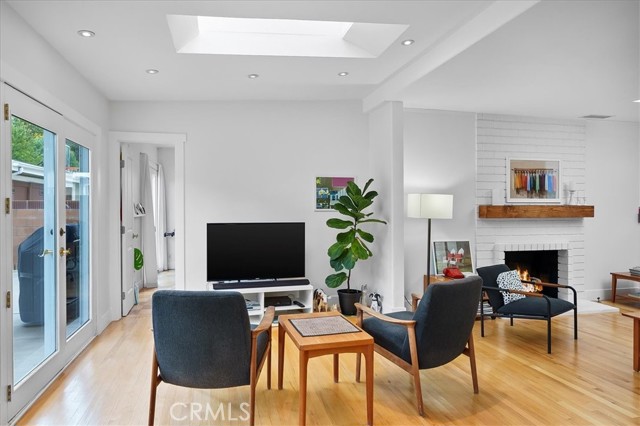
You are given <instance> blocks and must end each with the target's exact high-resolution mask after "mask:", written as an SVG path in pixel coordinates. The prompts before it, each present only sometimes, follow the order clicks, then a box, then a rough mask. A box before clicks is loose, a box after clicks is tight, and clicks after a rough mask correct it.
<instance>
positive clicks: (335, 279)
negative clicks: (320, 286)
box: [324, 272, 347, 288]
mask: <svg viewBox="0 0 640 426" xmlns="http://www.w3.org/2000/svg"><path fill="white" fill-rule="evenodd" d="M346 280H347V274H345V273H344V272H339V273H337V274H331V275H329V276H328V277H327V278H325V279H324V283H325V284H326V285H327V287H329V288H336V287H340V286H341V285H342V283H343V282H345V281H346Z"/></svg>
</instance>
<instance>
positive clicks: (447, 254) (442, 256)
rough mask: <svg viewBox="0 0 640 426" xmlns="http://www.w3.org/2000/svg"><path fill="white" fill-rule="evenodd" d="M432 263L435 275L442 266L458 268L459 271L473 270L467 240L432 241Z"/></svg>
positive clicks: (441, 269) (470, 271)
mask: <svg viewBox="0 0 640 426" xmlns="http://www.w3.org/2000/svg"><path fill="white" fill-rule="evenodd" d="M433 265H434V266H435V268H436V275H440V274H442V273H443V272H442V271H443V270H444V268H458V269H460V272H469V273H472V272H473V258H472V256H471V245H470V244H469V241H434V242H433Z"/></svg>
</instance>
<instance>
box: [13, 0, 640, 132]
mask: <svg viewBox="0 0 640 426" xmlns="http://www.w3.org/2000/svg"><path fill="white" fill-rule="evenodd" d="M639 3H640V1H639V0H627V1H606V0H605V1H543V2H540V3H537V4H536V2H535V1H529V2H523V1H518V2H516V1H511V2H509V1H507V2H492V1H427V0H425V1H151V0H147V1H56V0H47V1H33V0H32V1H17V0H12V1H9V4H10V5H11V6H12V7H13V8H14V9H15V10H16V12H18V14H20V15H21V16H22V17H23V18H24V19H25V20H26V21H27V22H28V23H29V25H31V26H32V27H33V28H34V29H35V30H36V31H37V32H38V33H40V34H41V35H42V37H43V38H44V39H46V40H47V41H48V42H49V43H50V44H51V45H52V46H53V47H54V48H55V49H56V50H57V51H59V52H60V54H61V55H62V56H64V57H65V58H66V59H67V60H68V61H69V62H70V63H71V64H72V65H73V66H74V67H75V68H76V69H77V70H78V71H79V72H80V73H81V74H83V75H84V76H85V77H86V78H87V79H88V80H89V81H91V82H92V83H93V84H94V85H95V87H96V88H97V89H98V90H100V91H101V92H102V93H103V94H104V95H105V96H106V97H107V98H108V99H110V100H114V101H143V100H144V101H170V100H294V99H297V100H330V99H359V100H363V101H364V102H363V104H364V105H365V108H367V109H368V107H367V105H369V107H371V106H373V105H375V103H376V102H379V101H380V100H385V99H388V100H401V101H403V102H404V103H405V106H407V107H419V108H431V109H447V110H457V111H475V112H492V113H506V114H522V115H534V116H545V117H559V118H576V117H579V116H583V115H587V114H603V115H614V118H612V119H613V120H623V121H637V122H638V121H640V104H639V103H632V102H631V101H632V100H634V99H639V98H640V66H639V63H640V30H639V21H640V8H639ZM529 7H530V8H529ZM513 9H518V10H516V11H514V10H513ZM520 13H521V14H520ZM168 14H181V15H208V16H223V17H243V18H281V19H310V20H327V21H347V22H368V23H382V24H404V25H409V28H408V29H407V31H406V32H405V33H404V34H402V35H401V36H400V38H399V39H398V40H397V42H395V43H393V44H392V45H391V47H390V48H389V49H387V50H386V51H385V52H384V53H383V54H381V55H380V56H379V57H377V58H366V59H363V58H357V59H352V58H351V59H348V58H311V57H270V56H242V55H202V54H179V53H176V51H175V48H174V45H173V40H172V37H171V34H170V32H169V27H168V24H167V17H166V16H167V15H168ZM514 16H515V17H514ZM512 18H513V19H512ZM52 23H55V24H54V25H52ZM495 28H497V29H495ZM80 29H89V30H92V31H95V33H96V37H94V38H90V39H87V38H82V37H79V36H78V35H77V34H76V31H78V30H80ZM494 29H495V31H494ZM407 38H410V39H414V40H416V43H415V44H414V45H412V46H409V47H405V46H402V45H400V43H399V42H400V41H401V40H404V39H407ZM149 68H155V69H158V70H160V73H159V74H156V75H148V74H146V73H145V70H146V69H149ZM341 71H347V72H349V76H347V77H339V76H338V73H339V72H341ZM253 73H256V74H259V75H260V77H259V78H257V79H249V78H247V75H248V74H253Z"/></svg>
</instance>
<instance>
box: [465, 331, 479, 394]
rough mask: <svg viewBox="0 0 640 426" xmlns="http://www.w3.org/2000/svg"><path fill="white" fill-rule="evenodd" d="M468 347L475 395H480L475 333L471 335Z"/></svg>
mask: <svg viewBox="0 0 640 426" xmlns="http://www.w3.org/2000/svg"><path fill="white" fill-rule="evenodd" d="M467 345H468V349H469V351H468V354H467V355H468V356H469V362H470V364H471V380H472V381H473V393H478V392H480V390H479V389H478V370H477V369H476V350H475V348H474V346H473V332H472V334H471V335H469V341H468V342H467Z"/></svg>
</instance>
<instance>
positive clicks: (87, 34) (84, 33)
mask: <svg viewBox="0 0 640 426" xmlns="http://www.w3.org/2000/svg"><path fill="white" fill-rule="evenodd" d="M78 35H79V36H81V37H95V35H96V33H94V32H93V31H89V30H80V31H78Z"/></svg>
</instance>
